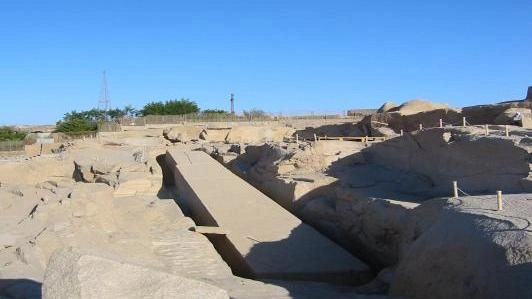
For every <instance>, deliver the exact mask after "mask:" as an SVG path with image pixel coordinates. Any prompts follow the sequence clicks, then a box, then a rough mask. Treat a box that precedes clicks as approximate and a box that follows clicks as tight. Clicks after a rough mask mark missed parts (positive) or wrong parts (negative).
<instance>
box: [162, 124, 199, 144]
mask: <svg viewBox="0 0 532 299" xmlns="http://www.w3.org/2000/svg"><path fill="white" fill-rule="evenodd" d="M204 131H205V129H204V128H202V127H197V126H188V125H180V126H176V127H172V128H168V129H164V131H163V136H164V137H165V138H166V139H168V140H170V141H172V142H188V141H191V140H198V139H200V134H202V132H204Z"/></svg>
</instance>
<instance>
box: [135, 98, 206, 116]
mask: <svg viewBox="0 0 532 299" xmlns="http://www.w3.org/2000/svg"><path fill="white" fill-rule="evenodd" d="M199 111H200V109H199V107H198V105H197V104H196V102H194V101H191V100H189V99H181V100H169V101H166V102H164V103H163V102H151V103H148V104H146V105H144V108H142V110H141V111H140V114H141V115H143V116H146V115H180V114H190V113H198V112H199Z"/></svg>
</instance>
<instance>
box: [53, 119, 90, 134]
mask: <svg viewBox="0 0 532 299" xmlns="http://www.w3.org/2000/svg"><path fill="white" fill-rule="evenodd" d="M97 128H98V125H97V123H96V122H95V121H91V120H87V119H82V118H71V119H67V120H63V121H59V122H58V123H57V125H56V127H55V131H56V132H64V133H68V132H90V131H96V130H97Z"/></svg>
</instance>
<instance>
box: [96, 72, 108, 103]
mask: <svg viewBox="0 0 532 299" xmlns="http://www.w3.org/2000/svg"><path fill="white" fill-rule="evenodd" d="M98 108H99V109H100V110H103V111H109V109H111V100H110V99H109V91H108V90H107V76H106V74H105V71H103V76H102V84H101V87H100V99H99V100H98Z"/></svg>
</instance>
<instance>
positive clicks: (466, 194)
mask: <svg viewBox="0 0 532 299" xmlns="http://www.w3.org/2000/svg"><path fill="white" fill-rule="evenodd" d="M456 189H458V191H460V192H462V193H463V194H464V195H465V196H472V195H470V194H468V193H466V192H465V191H464V190H462V189H460V188H456Z"/></svg>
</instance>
